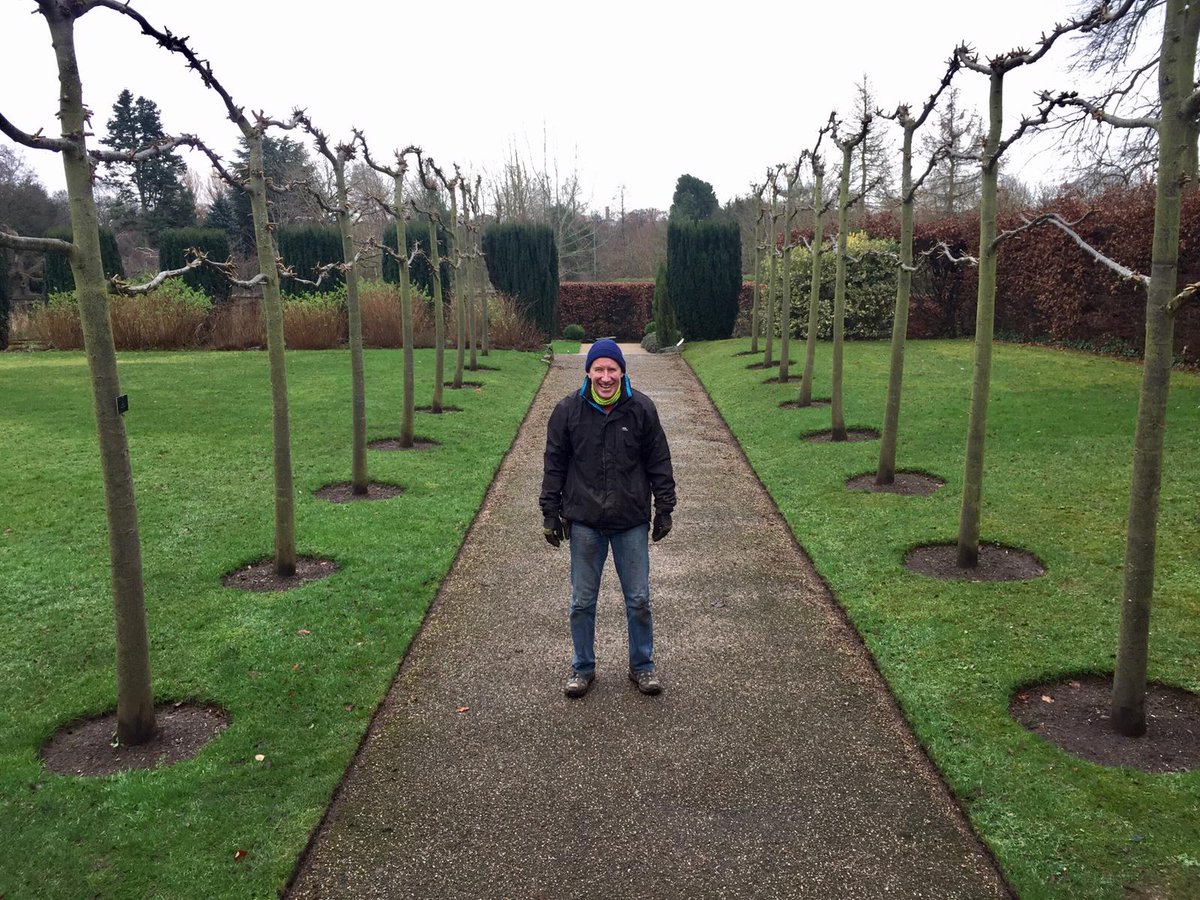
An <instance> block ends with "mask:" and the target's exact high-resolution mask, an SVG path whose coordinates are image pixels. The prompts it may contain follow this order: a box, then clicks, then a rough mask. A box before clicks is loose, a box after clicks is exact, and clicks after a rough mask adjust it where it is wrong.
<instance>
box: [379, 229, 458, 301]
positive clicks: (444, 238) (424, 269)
mask: <svg viewBox="0 0 1200 900" xmlns="http://www.w3.org/2000/svg"><path fill="white" fill-rule="evenodd" d="M437 235H438V239H437V240H438V254H439V256H440V257H441V259H442V265H441V270H442V284H443V285H447V284H449V283H450V278H451V275H450V261H449V260H448V259H446V256H447V254H448V250H447V247H448V241H449V234H448V233H447V232H446V229H444V228H442V227H440V226H439V227H438V232H437ZM418 241H419V242H420V244H421V247H422V248H423V249H425V250H428V249H429V220H428V219H423V218H420V217H418V218H415V219H413V220H412V221H411V222H408V223H406V227H405V229H404V243H405V246H406V247H407V250H406V252H407V253H408V255H410V256H411V255H412V252H413V250H414V249H415V248H416V246H417V242H418ZM383 243H384V245H385V246H387V247H391V248H392V249H393V250H395V249H396V223H395V222H392V223H391V224H390V225H388V226H387V228H385V229H384V230H383ZM382 273H383V280H384V281H386V282H388V283H389V284H399V283H400V263H399V262H397V261H396V258H395V257H394V256H392V255H391V254H390V253H386V252H385V253H384V254H383V268H382ZM408 280H409V283H410V284H411V285H412V286H413V287H415V288H419V289H420V290H422V291H424V292H425V294H426V295H428V296H430V297H432V296H433V267H432V266H430V265H429V260H428V259H427V258H426V257H425V256H420V257H418V258H417V259H415V260H413V264H412V265H411V266H409V267H408Z"/></svg>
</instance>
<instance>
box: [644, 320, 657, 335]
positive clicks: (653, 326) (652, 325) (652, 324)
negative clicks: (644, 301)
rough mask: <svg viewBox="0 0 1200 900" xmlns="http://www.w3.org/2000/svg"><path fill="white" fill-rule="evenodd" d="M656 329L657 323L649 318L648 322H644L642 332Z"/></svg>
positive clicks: (647, 332)
mask: <svg viewBox="0 0 1200 900" xmlns="http://www.w3.org/2000/svg"><path fill="white" fill-rule="evenodd" d="M657 330H658V323H657V322H655V321H654V320H653V319H651V320H650V321H649V322H647V323H646V330H645V331H643V332H642V333H643V334H650V333H651V332H653V331H657Z"/></svg>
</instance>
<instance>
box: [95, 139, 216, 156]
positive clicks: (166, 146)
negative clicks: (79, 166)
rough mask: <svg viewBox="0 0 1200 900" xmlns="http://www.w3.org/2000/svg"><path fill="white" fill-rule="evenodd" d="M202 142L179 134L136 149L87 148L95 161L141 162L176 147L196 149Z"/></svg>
mask: <svg viewBox="0 0 1200 900" xmlns="http://www.w3.org/2000/svg"><path fill="white" fill-rule="evenodd" d="M202 143H203V142H202V141H201V140H200V138H198V137H196V135H194V134H181V135H179V136H178V137H171V136H169V135H168V136H165V137H163V138H161V139H159V140H157V141H155V142H154V143H153V144H147V145H146V146H145V147H139V148H138V149H137V150H101V149H99V148H95V149H92V150H88V156H90V157H91V158H92V159H94V160H95V161H96V162H105V163H131V162H143V161H145V160H147V159H153V158H154V157H156V156H162V155H164V154H166V153H170V152H171V151H172V150H174V149H175V148H176V147H191V148H192V149H194V150H198V149H200V146H201V144H202Z"/></svg>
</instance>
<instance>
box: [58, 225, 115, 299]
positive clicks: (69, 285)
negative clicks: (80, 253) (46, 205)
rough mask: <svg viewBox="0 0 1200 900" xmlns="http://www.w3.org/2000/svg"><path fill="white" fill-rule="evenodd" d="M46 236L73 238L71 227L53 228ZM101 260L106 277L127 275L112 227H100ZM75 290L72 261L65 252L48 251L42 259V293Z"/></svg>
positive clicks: (61, 238) (62, 239)
mask: <svg viewBox="0 0 1200 900" xmlns="http://www.w3.org/2000/svg"><path fill="white" fill-rule="evenodd" d="M46 237H48V238H57V239H58V240H60V241H70V240H71V230H70V229H69V228H51V229H50V230H49V231H47V232H46ZM100 261H101V263H102V264H103V265H104V277H105V278H112V277H113V276H114V275H120V276H121V277H122V278H124V277H125V265H124V263H122V262H121V248H120V247H118V246H117V236H116V234H114V233H113V232H112V230H111V229H108V228H101V229H100ZM73 290H75V276H74V275H72V274H71V263H70V262H69V261H68V260H67V255H66V254H65V253H55V252H51V251H47V252H46V254H45V255H44V256H43V261H42V295H43V296H46V297H49V296H50V295H51V294H62V293H66V292H69V291H73Z"/></svg>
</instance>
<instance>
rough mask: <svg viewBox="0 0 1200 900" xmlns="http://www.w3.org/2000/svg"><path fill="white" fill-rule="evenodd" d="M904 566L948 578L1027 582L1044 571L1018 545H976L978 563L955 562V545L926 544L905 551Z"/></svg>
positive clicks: (1038, 563)
mask: <svg viewBox="0 0 1200 900" xmlns="http://www.w3.org/2000/svg"><path fill="white" fill-rule="evenodd" d="M904 568H906V569H908V570H909V571H910V572H916V573H917V574H918V575H928V576H930V577H931V578H941V579H945V580H948V581H1028V580H1029V579H1031V578H1040V577H1041V576H1043V575H1045V574H1046V567H1045V566H1044V565H1042V561H1041V560H1040V559H1038V558H1037V557H1036V556H1034V555H1033V554H1032V553H1030V552H1029V551H1028V550H1022V549H1020V548H1019V547H1005V546H1002V545H1000V544H980V545H979V565H978V566H975V567H974V568H970V569H964V568H962V567H961V566H959V565H958V545H956V544H925V545H924V546H921V547H913V548H912V549H911V550H909V551H908V552H907V553H905V554H904Z"/></svg>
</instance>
